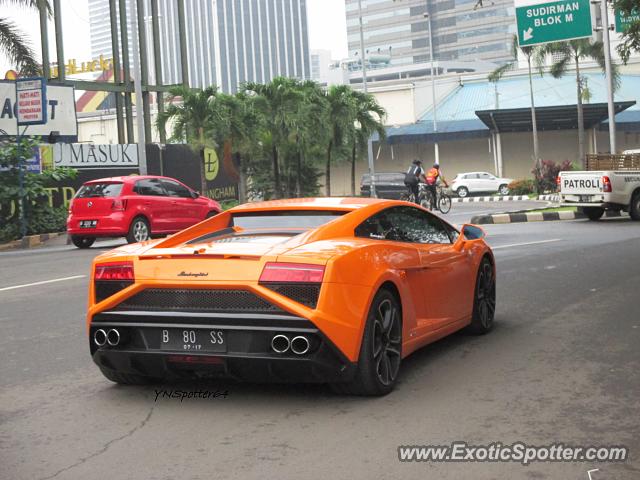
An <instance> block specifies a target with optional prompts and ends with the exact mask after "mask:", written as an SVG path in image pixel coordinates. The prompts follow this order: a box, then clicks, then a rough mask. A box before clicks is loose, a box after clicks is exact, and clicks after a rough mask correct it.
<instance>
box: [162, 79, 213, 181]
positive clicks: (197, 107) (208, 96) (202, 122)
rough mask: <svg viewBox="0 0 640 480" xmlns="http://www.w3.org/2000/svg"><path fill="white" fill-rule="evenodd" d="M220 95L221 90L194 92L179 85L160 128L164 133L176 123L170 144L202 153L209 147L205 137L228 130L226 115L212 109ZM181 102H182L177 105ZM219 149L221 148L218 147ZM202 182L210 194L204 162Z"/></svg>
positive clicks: (169, 99) (172, 95)
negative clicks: (181, 143)
mask: <svg viewBox="0 0 640 480" xmlns="http://www.w3.org/2000/svg"><path fill="white" fill-rule="evenodd" d="M217 95H218V88H217V87H215V86H211V87H207V88H205V89H204V90H200V89H190V88H188V87H185V86H183V85H176V86H173V87H171V88H170V89H169V97H168V99H167V100H168V103H169V106H168V107H167V108H166V109H165V111H164V112H161V113H160V114H158V119H157V120H156V126H157V128H158V129H159V130H164V129H165V128H166V126H167V123H168V122H169V120H171V121H172V132H171V138H170V141H172V142H186V143H187V144H189V145H190V146H191V147H192V148H193V149H194V150H196V151H197V152H199V151H200V150H201V149H202V148H204V147H205V146H206V145H207V142H206V138H207V136H206V135H205V133H206V132H207V131H209V132H211V131H212V130H214V131H216V130H217V131H219V130H221V128H222V126H224V124H225V123H224V120H225V117H224V114H223V113H222V112H221V111H220V110H219V109H216V108H212V103H214V102H215V100H216V97H217ZM178 99H180V100H181V101H180V102H174V101H175V100H178ZM215 146H218V145H215ZM200 180H201V182H202V183H201V188H202V192H204V191H205V190H206V187H207V184H206V178H205V172H204V162H200Z"/></svg>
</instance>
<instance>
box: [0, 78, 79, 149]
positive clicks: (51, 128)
mask: <svg viewBox="0 0 640 480" xmlns="http://www.w3.org/2000/svg"><path fill="white" fill-rule="evenodd" d="M46 103H47V123H46V124H44V125H33V126H30V127H29V129H28V130H27V135H30V136H31V135H41V136H44V137H47V136H48V135H49V134H50V133H51V132H56V131H57V132H60V137H59V139H60V141H64V142H77V141H78V123H77V120H76V102H75V96H74V89H73V87H65V86H57V85H47V102H46ZM16 112H17V105H16V87H15V82H12V81H5V80H0V139H1V138H2V137H6V136H15V135H16V133H17V130H16V128H17V127H16Z"/></svg>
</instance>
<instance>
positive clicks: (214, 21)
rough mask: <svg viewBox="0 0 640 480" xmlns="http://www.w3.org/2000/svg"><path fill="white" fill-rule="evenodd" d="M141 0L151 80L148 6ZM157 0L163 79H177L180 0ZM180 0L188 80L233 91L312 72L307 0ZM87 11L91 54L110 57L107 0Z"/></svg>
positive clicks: (167, 81) (94, 2)
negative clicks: (247, 85)
mask: <svg viewBox="0 0 640 480" xmlns="http://www.w3.org/2000/svg"><path fill="white" fill-rule="evenodd" d="M143 1H144V4H145V29H146V33H147V39H149V41H148V45H147V51H148V57H149V70H150V81H151V82H153V78H154V74H153V61H152V59H153V55H152V45H151V41H150V39H151V34H152V22H151V6H150V0H143ZM157 1H158V17H159V18H158V21H159V27H160V31H161V35H160V36H161V43H160V47H161V48H160V50H161V54H162V77H163V78H162V80H163V83H164V84H165V85H166V84H173V83H181V82H182V75H181V66H180V43H179V33H178V5H177V2H178V1H183V0H157ZM126 3H127V5H128V3H129V0H127V2H126ZM184 5H185V21H186V29H185V30H186V43H187V62H188V63H187V64H188V67H189V84H190V85H191V86H193V87H205V86H208V85H213V84H215V85H218V86H219V87H220V88H221V89H222V90H223V91H225V92H235V91H236V90H237V89H238V87H239V86H240V85H241V84H242V83H243V82H247V81H255V82H268V81H269V80H271V79H272V78H274V77H277V76H280V75H282V76H287V77H297V78H305V79H307V78H310V77H311V65H310V57H309V40H308V29H307V6H306V0H188V1H185V2H184ZM127 13H129V10H128V7H127ZM89 17H90V28H91V52H92V55H93V56H94V57H98V56H100V55H101V54H102V55H105V56H106V57H110V56H111V33H110V23H109V0H89Z"/></svg>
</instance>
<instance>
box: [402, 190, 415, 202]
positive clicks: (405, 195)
mask: <svg viewBox="0 0 640 480" xmlns="http://www.w3.org/2000/svg"><path fill="white" fill-rule="evenodd" d="M400 200H401V201H403V202H411V203H413V194H411V195H410V194H408V193H406V192H405V193H401V194H400Z"/></svg>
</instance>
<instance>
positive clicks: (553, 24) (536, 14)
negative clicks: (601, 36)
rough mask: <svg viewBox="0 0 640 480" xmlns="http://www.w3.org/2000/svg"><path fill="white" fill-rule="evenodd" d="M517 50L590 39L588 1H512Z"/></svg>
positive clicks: (589, 8) (591, 28) (590, 27)
mask: <svg viewBox="0 0 640 480" xmlns="http://www.w3.org/2000/svg"><path fill="white" fill-rule="evenodd" d="M515 7H516V22H517V29H518V44H519V45H520V46H521V47H527V46H530V45H539V44H541V43H549V42H561V41H564V40H573V39H576V38H585V37H590V36H591V35H593V27H592V24H591V4H590V2H589V0H560V1H557V2H548V1H541V0H515Z"/></svg>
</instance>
